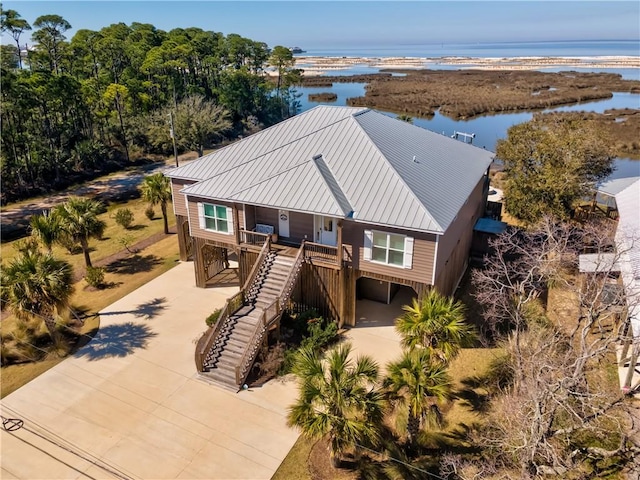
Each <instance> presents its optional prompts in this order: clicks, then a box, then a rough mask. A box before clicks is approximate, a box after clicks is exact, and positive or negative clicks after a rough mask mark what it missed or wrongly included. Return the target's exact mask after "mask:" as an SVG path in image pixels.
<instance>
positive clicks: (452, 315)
mask: <svg viewBox="0 0 640 480" xmlns="http://www.w3.org/2000/svg"><path fill="white" fill-rule="evenodd" d="M403 310H404V311H405V313H404V314H403V315H402V316H401V317H400V318H398V319H397V320H396V331H397V332H398V333H399V334H400V336H401V338H402V345H403V346H404V347H405V348H409V349H416V348H418V349H420V348H424V349H426V350H428V351H429V352H430V354H431V357H432V358H433V359H437V360H439V361H440V362H442V363H448V362H449V361H451V360H452V359H453V358H454V357H455V356H456V355H457V354H458V352H459V350H460V348H461V347H463V346H467V345H469V344H470V343H471V342H473V340H474V339H475V330H474V328H473V326H472V325H469V324H467V323H466V322H465V317H464V305H463V304H462V303H461V302H456V301H454V299H453V298H450V297H445V296H444V295H442V294H440V293H439V292H438V291H437V290H435V289H432V290H430V291H429V292H428V293H427V294H426V295H425V296H424V297H422V300H420V301H418V300H417V299H415V298H414V299H413V302H412V304H411V305H405V306H404V307H403Z"/></svg>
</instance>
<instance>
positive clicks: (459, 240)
mask: <svg viewBox="0 0 640 480" xmlns="http://www.w3.org/2000/svg"><path fill="white" fill-rule="evenodd" d="M484 184H485V180H484V177H483V178H482V179H481V180H480V181H479V182H478V185H476V188H475V189H474V190H473V192H472V193H471V195H470V196H469V199H468V200H467V203H465V204H464V205H463V207H462V209H461V210H460V212H458V216H457V217H456V219H455V220H454V221H453V223H452V224H451V225H450V226H449V228H448V229H447V231H446V232H445V233H444V235H442V236H441V237H440V240H439V242H438V259H437V266H436V282H435V283H436V286H437V287H438V289H439V290H440V291H441V292H442V293H444V294H446V295H449V294H451V293H453V289H454V288H455V283H456V282H457V281H458V279H459V278H460V276H461V275H462V273H463V272H464V269H465V267H466V264H467V260H468V257H469V251H470V249H471V240H472V238H473V227H474V225H475V223H476V221H477V220H478V218H480V217H481V216H482V214H483V213H484V206H485V202H486V192H485V189H484Z"/></svg>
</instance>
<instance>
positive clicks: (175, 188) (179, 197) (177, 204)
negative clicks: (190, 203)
mask: <svg viewBox="0 0 640 480" xmlns="http://www.w3.org/2000/svg"><path fill="white" fill-rule="evenodd" d="M193 183H195V182H192V181H189V180H178V179H175V178H172V179H171V196H172V197H173V211H174V213H175V214H176V215H182V216H183V217H186V216H187V204H186V203H185V201H184V194H183V193H180V190H182V189H183V188H184V187H186V186H187V185H191V184H193Z"/></svg>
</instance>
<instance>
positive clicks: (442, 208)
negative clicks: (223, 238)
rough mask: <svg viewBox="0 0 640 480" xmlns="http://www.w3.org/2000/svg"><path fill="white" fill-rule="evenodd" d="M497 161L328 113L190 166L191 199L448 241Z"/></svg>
mask: <svg viewBox="0 0 640 480" xmlns="http://www.w3.org/2000/svg"><path fill="white" fill-rule="evenodd" d="M493 157H494V154H493V153H492V152H489V151H487V150H484V149H481V148H477V147H474V146H472V145H468V144H465V143H463V142H460V141H457V140H454V139H451V138H449V137H446V136H444V135H440V134H437V133H433V132H430V131H428V130H425V129H423V128H420V127H416V126H414V125H411V124H408V123H406V122H402V121H399V120H396V119H394V118H391V117H389V116H387V115H384V114H381V113H379V112H376V111H374V110H369V109H365V108H352V107H329V106H318V107H315V108H313V109H312V110H309V111H307V112H305V113H302V114H300V115H297V116H295V117H292V118H290V119H288V120H285V121H284V122H281V123H279V124H277V125H274V126H272V127H270V128H267V129H265V130H263V131H261V132H258V133H256V134H254V135H251V136H250V137H247V138H245V139H243V140H240V141H238V142H236V143H233V144H231V145H229V146H227V147H225V148H222V149H220V150H217V151H215V152H212V153H210V154H208V155H205V156H204V157H202V158H200V159H199V160H197V161H195V162H192V163H190V164H188V165H185V166H183V167H179V168H175V169H172V170H169V171H168V172H167V173H166V175H167V176H169V177H172V178H177V179H185V180H191V181H196V182H197V183H195V184H193V185H189V186H187V187H185V188H184V189H183V190H182V191H183V192H184V193H185V194H187V195H191V196H198V197H204V198H210V199H214V200H226V201H232V202H238V203H246V204H251V205H262V206H268V207H273V208H280V209H283V210H293V211H302V212H309V213H315V214H321V215H327V216H334V217H342V218H345V217H349V218H353V219H354V220H356V221H361V222H366V223H373V224H378V225H387V226H393V227H400V228H407V229H411V230H418V231H426V232H433V233H443V232H444V231H445V230H446V229H447V227H448V226H449V225H450V224H451V222H453V220H454V219H455V217H456V215H457V214H458V212H459V211H460V209H461V208H462V206H463V205H464V203H465V202H466V201H467V199H468V198H469V195H470V194H471V192H472V191H473V189H474V188H475V186H476V185H477V184H478V181H479V180H480V178H481V177H482V175H483V174H484V173H485V172H486V170H487V168H488V167H489V165H490V164H491V162H492V161H493Z"/></svg>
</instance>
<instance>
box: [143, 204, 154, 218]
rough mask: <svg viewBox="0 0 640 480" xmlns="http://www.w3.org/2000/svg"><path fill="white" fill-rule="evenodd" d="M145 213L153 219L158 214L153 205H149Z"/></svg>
mask: <svg viewBox="0 0 640 480" xmlns="http://www.w3.org/2000/svg"><path fill="white" fill-rule="evenodd" d="M144 214H145V215H146V217H147V218H148V219H149V220H153V219H154V218H155V216H156V211H155V210H154V209H153V207H152V206H151V205H149V206H148V207H147V209H146V210H145V211H144Z"/></svg>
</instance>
